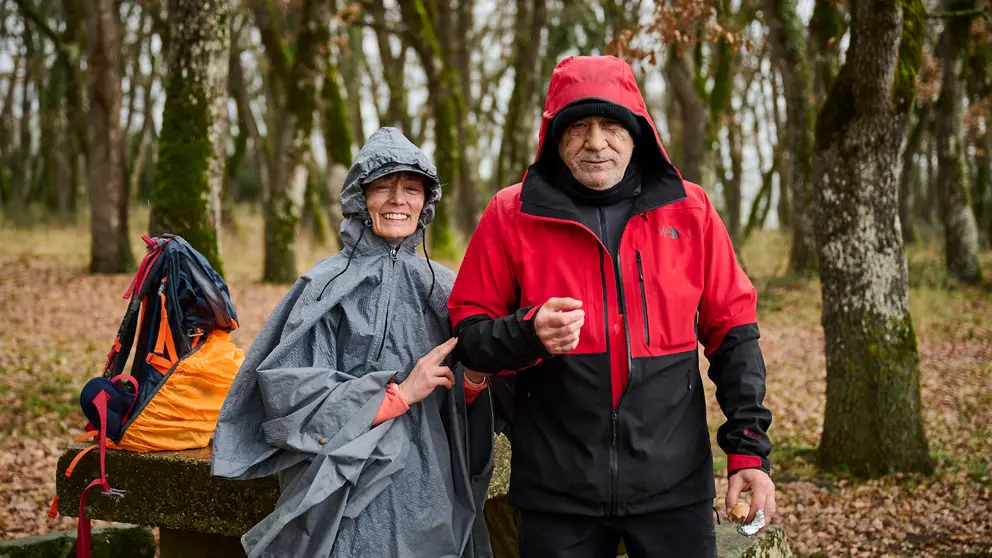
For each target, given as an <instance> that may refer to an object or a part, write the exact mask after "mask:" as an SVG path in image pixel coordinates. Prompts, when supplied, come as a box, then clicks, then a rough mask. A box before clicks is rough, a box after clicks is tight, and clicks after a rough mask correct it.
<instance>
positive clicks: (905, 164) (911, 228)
mask: <svg viewBox="0 0 992 558" xmlns="http://www.w3.org/2000/svg"><path fill="white" fill-rule="evenodd" d="M916 113H917V116H916V123H914V124H913V127H912V128H911V129H910V132H909V136H908V137H907V138H906V149H905V150H903V154H902V174H901V176H900V177H899V224H900V227H901V230H902V241H903V242H904V243H906V244H912V243H914V242H916V241H917V240H918V239H919V231H917V229H916V220H915V219H914V217H915V216H914V214H913V204H914V203H922V200H917V199H916V198H915V195H914V194H915V193H914V188H913V186H914V184H915V183H916V181H917V180H918V179H919V168H920V166H919V164H918V162H917V156H918V155H919V152H920V145H921V144H922V143H923V130H925V129H926V127H927V122H929V120H930V103H927V102H924V103H921V104H920V108H919V110H917V111H916Z"/></svg>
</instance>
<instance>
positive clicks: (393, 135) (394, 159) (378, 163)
mask: <svg viewBox="0 0 992 558" xmlns="http://www.w3.org/2000/svg"><path fill="white" fill-rule="evenodd" d="M400 172H406V173H413V174H416V175H420V176H423V177H424V206H423V209H422V210H421V211H420V215H419V216H415V217H414V218H416V219H417V229H416V232H415V233H414V236H416V237H417V238H416V240H415V242H410V243H404V245H406V244H410V247H411V248H413V247H415V246H416V245H417V244H419V243H420V240H421V237H422V236H423V231H424V229H425V228H426V227H427V225H428V224H430V222H431V221H432V220H433V219H434V212H435V210H436V208H437V204H438V202H440V201H441V182H440V179H439V178H438V176H437V169H436V168H435V167H434V165H433V164H431V162H430V160H429V159H428V158H427V155H425V154H424V152H423V151H421V150H420V148H418V147H417V146H416V145H414V144H413V142H411V141H410V140H408V139H407V138H406V136H404V135H403V133H402V132H400V131H399V130H397V129H396V128H390V127H386V128H380V129H379V130H377V131H376V132H375V133H374V134H372V136H371V137H369V139H368V141H367V142H365V145H364V146H363V147H362V149H361V151H359V152H358V156H357V157H355V162H354V164H352V166H351V170H350V171H349V172H348V176H347V177H346V178H345V181H344V185H343V186H342V187H341V213H342V216H343V217H344V219H345V221H344V222H343V223H342V225H341V236H342V239H343V240H344V243H345V245H346V246H352V245H353V244H354V243H357V240H356V239H357V236H355V235H357V234H360V231H361V229H362V227H371V225H372V218H371V216H370V215H369V210H368V203H367V198H366V196H365V188H366V186H367V185H369V184H371V183H372V182H374V181H375V180H376V179H379V178H382V177H384V176H386V175H390V174H394V173H400Z"/></svg>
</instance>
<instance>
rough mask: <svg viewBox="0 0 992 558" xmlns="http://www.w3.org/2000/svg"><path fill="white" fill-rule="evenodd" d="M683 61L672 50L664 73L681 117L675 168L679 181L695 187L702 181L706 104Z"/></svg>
mask: <svg viewBox="0 0 992 558" xmlns="http://www.w3.org/2000/svg"><path fill="white" fill-rule="evenodd" d="M686 57H687V55H685V54H683V55H679V54H677V53H676V51H675V48H674V47H673V48H672V49H671V56H670V57H669V59H668V64H666V66H665V69H666V70H667V74H668V83H669V85H670V86H671V88H672V94H673V95H674V97H675V100H676V102H677V103H678V107H679V114H680V115H681V117H682V118H681V119H680V120H681V124H682V139H681V141H680V142H679V144H680V148H681V150H680V154H681V157H680V159H679V161H678V165H677V166H678V168H679V172H680V173H681V174H682V177H683V178H685V179H686V180H689V181H691V182H695V183H697V184H698V183H701V182H702V181H703V159H704V158H705V156H706V153H705V152H706V123H707V121H708V120H709V111H708V110H707V105H706V102H705V101H704V100H703V98H702V96H700V94H699V92H698V91H696V88H695V84H694V83H693V76H692V71H691V70H690V68H689V65H688V62H687V61H686Z"/></svg>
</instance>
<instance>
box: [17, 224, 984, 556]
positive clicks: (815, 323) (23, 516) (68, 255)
mask: <svg viewBox="0 0 992 558" xmlns="http://www.w3.org/2000/svg"><path fill="white" fill-rule="evenodd" d="M137 225H140V223H138V224H137ZM260 225H261V223H260V222H259V219H258V218H257V216H252V215H245V216H243V219H242V230H243V231H244V232H243V233H241V234H239V235H231V234H229V235H227V236H226V237H225V266H226V267H227V269H228V279H229V281H230V284H231V289H232V294H233V297H234V302H235V305H236V306H237V309H238V313H239V317H240V320H239V321H240V323H241V324H242V328H241V329H240V330H239V331H237V332H236V333H235V334H234V340H235V342H236V343H238V344H239V345H241V346H242V347H244V348H247V347H248V345H249V344H250V343H251V340H252V339H253V337H254V336H255V334H256V333H257V332H258V330H259V329H260V328H261V326H262V324H263V323H264V321H265V318H266V316H267V315H268V313H269V311H270V310H271V309H272V307H273V306H275V304H276V303H278V301H279V300H280V298H281V296H282V294H283V292H284V291H285V287H280V286H263V285H259V284H258V283H257V275H258V271H259V270H260V269H261V263H260V255H259V254H257V251H258V248H257V247H258V246H260V245H261V242H260V234H261V233H260V229H261V226H260ZM87 239H88V237H87V234H86V228H85V226H83V227H79V226H63V227H61V228H58V227H48V228H44V229H30V230H25V229H18V230H13V229H9V228H8V229H0V539H9V538H15V537H19V536H23V535H28V534H35V533H42V532H46V531H51V530H58V529H71V528H73V526H74V519H72V518H58V519H54V520H52V519H48V517H47V516H46V512H47V509H48V504H49V502H50V498H51V496H52V494H53V491H54V486H55V481H54V472H55V464H56V460H57V458H58V455H59V453H60V451H61V448H62V447H64V445H65V444H66V443H67V442H69V441H70V440H71V438H72V437H74V436H75V435H76V434H78V433H79V432H80V431H81V426H82V423H83V419H82V415H81V413H80V412H79V410H78V400H77V399H78V394H79V388H80V387H81V386H82V384H83V383H84V382H85V381H86V380H87V379H88V378H90V377H92V376H94V375H96V374H98V373H99V372H100V369H101V366H102V363H103V362H104V360H105V358H106V353H107V350H108V349H109V345H110V342H111V341H112V339H113V336H114V333H115V332H116V328H117V325H118V323H119V320H120V318H121V316H122V313H123V308H124V301H122V300H121V295H122V293H123V292H124V289H125V288H126V287H127V285H128V283H129V282H130V279H131V277H130V276H123V275H120V276H102V277H94V276H89V275H87V274H86V273H85V271H86V269H85V268H86V263H87V260H88V255H87V251H88V246H87ZM301 240H302V241H301V246H302V247H301V254H300V261H301V266H300V268H301V270H302V269H303V268H304V266H305V265H309V264H310V263H312V262H313V261H315V260H316V259H317V258H318V257H320V256H322V255H324V253H326V252H327V251H328V249H321V248H319V247H315V246H310V245H309V243H308V242H306V239H305V238H304V239H301ZM135 250H136V254H138V255H139V257H140V254H141V252H139V251H138V250H140V245H139V244H137V243H136V244H135ZM744 253H745V259H746V261H747V264H748V269H749V271H750V272H751V273H752V276H753V277H754V278H755V279H754V280H755V284H756V285H757V286H758V287H759V290H760V295H759V298H760V300H761V303H760V326H761V332H762V340H761V344H762V349H763V351H764V354H765V359H766V362H767V367H768V395H767V399H766V403H767V405H768V406H769V407H770V408H771V409H772V412H773V413H774V423H773V425H772V428H771V430H770V432H769V434H770V435H771V437H772V440H773V442H774V443H775V444H776V449H775V452H774V453H773V455H772V462H773V466H774V469H775V472H774V478H775V480H776V483H777V485H778V497H777V500H778V515H777V516H776V522H778V523H781V524H783V525H785V527H786V529H787V532H788V536H789V538H790V540H791V543H792V546H793V549H794V550H795V551H797V552H798V553H799V554H800V555H805V556H982V555H992V436H990V429H992V296H990V294H989V291H988V287H986V288H985V290H984V291H983V290H979V289H964V288H961V287H958V286H955V285H954V284H953V283H950V282H948V281H947V280H946V279H945V278H943V276H942V273H941V270H940V268H941V266H940V255H939V253H938V252H937V251H935V250H933V249H930V250H925V249H914V250H913V251H911V252H910V269H911V282H912V283H913V285H914V286H913V289H912V291H911V295H910V298H911V306H912V310H913V318H914V324H915V326H916V331H917V333H918V338H919V347H920V359H921V365H920V366H921V373H922V387H923V404H924V413H925V418H926V424H927V436H928V439H929V443H930V451H931V454H932V455H933V456H934V458H935V460H936V463H937V471H936V473H935V474H934V475H932V476H929V477H924V476H918V475H906V476H897V477H888V478H883V479H879V480H872V481H860V480H857V479H853V478H844V477H838V476H830V475H825V474H822V473H819V472H818V471H817V470H816V469H815V467H814V466H813V460H814V456H815V448H816V445H817V443H818V440H819V435H820V430H821V427H822V417H823V410H824V391H825V375H826V372H825V368H824V366H825V364H824V356H823V332H822V328H821V327H820V325H819V287H818V285H817V284H816V283H807V282H796V281H788V280H783V279H774V278H773V276H774V275H775V274H776V272H777V271H778V270H780V269H782V267H781V261H782V255H783V254H784V253H785V248H784V246H783V245H782V241H781V239H780V238H779V237H777V236H775V235H771V234H767V235H763V236H761V237H759V238H758V239H757V241H756V242H755V244H753V245H751V246H748V247H746V248H745V252H744ZM983 260H984V267H985V269H986V270H987V272H992V265H990V264H992V261H990V258H989V257H988V256H987V255H986V257H984V258H983ZM707 389H708V394H709V401H710V408H709V417H710V428H711V431H712V432H714V433H715V431H716V428H717V427H718V426H719V425H720V423H721V422H722V415H721V414H720V410H719V407H718V406H717V405H716V401H715V398H714V397H713V389H712V386H710V385H707ZM719 454H720V452H719V450H718V451H717V455H719ZM724 468H725V462H724V461H723V460H721V459H718V461H717V472H716V474H717V479H718V487H719V490H720V496H719V499H718V500H717V502H718V503H719V502H722V498H723V492H724V491H725V490H726V481H725V480H724V479H723V476H724ZM720 507H721V508H722V505H721V506H720Z"/></svg>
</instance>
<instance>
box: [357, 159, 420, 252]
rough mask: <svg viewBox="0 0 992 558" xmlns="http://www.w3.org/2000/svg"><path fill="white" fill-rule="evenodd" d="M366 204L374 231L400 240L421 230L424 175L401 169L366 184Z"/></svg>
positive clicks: (395, 240)
mask: <svg viewBox="0 0 992 558" xmlns="http://www.w3.org/2000/svg"><path fill="white" fill-rule="evenodd" d="M365 204H366V207H367V208H368V210H369V217H370V218H371V219H372V231H373V232H375V234H377V235H379V236H381V237H382V238H384V239H386V240H387V241H389V242H399V241H401V240H403V239H404V238H406V237H408V236H410V235H411V234H413V233H414V232H416V230H417V221H418V219H420V210H421V209H423V208H424V177H423V176H422V175H419V174H416V173H408V172H397V173H393V174H387V175H386V176H383V177H380V178H377V179H376V180H375V181H373V182H372V183H371V184H369V185H367V186H366V187H365Z"/></svg>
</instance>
